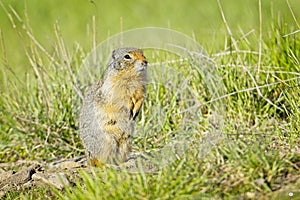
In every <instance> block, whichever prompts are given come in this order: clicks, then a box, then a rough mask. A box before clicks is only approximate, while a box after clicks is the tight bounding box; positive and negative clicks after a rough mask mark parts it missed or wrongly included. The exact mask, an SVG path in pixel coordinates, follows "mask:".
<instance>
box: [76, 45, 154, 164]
mask: <svg viewBox="0 0 300 200" xmlns="http://www.w3.org/2000/svg"><path fill="white" fill-rule="evenodd" d="M147 63H148V62H147V60H146V57H145V56H144V55H143V52H142V50H141V49H137V48H120V49H117V50H114V51H113V52H112V57H111V59H110V62H109V64H108V66H107V69H106V72H105V74H104V77H103V79H102V80H101V81H99V82H98V83H96V84H95V85H93V86H92V87H91V88H90V89H88V90H87V92H86V94H85V97H84V100H83V106H82V108H81V111H80V122H79V128H80V138H81V140H82V143H83V146H84V148H85V151H86V155H87V159H88V163H89V164H90V165H92V166H97V167H101V166H103V165H104V164H105V163H111V164H118V163H121V162H124V161H125V160H126V159H127V158H128V155H129V153H130V151H131V146H132V137H133V131H134V121H135V119H136V118H137V116H138V114H139V110H140V108H141V106H142V103H143V101H144V99H145V97H146V83H147Z"/></svg>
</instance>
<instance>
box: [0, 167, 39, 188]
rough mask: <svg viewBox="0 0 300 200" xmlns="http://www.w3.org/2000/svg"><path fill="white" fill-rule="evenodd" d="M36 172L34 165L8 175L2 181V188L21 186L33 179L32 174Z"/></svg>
mask: <svg viewBox="0 0 300 200" xmlns="http://www.w3.org/2000/svg"><path fill="white" fill-rule="evenodd" d="M34 173H35V169H34V168H33V167H28V168H25V169H22V170H21V171H19V172H17V173H15V174H13V175H11V176H8V178H6V179H5V180H3V181H2V182H1V183H0V189H2V188H4V187H5V188H7V187H10V186H20V185H22V184H24V183H26V182H28V181H30V180H31V176H32V175H33V174H34Z"/></svg>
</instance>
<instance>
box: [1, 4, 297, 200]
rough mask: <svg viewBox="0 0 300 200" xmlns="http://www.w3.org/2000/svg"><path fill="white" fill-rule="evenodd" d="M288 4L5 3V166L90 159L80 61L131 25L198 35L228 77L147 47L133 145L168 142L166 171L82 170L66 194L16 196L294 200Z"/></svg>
mask: <svg viewBox="0 0 300 200" xmlns="http://www.w3.org/2000/svg"><path fill="white" fill-rule="evenodd" d="M288 2H289V3H290V5H291V8H292V10H290V9H289V8H288V4H287V1H263V2H262V5H261V12H260V9H259V1H257V2H256V1H255V2H254V1H250V0H248V1H243V3H241V2H240V1H234V0H230V1H226V2H225V1H221V2H220V5H221V8H222V9H221V8H220V7H219V6H220V5H218V1H213V2H212V1H203V2H201V3H199V1H191V2H190V3H189V4H187V3H185V2H183V1H182V2H179V3H174V2H173V1H164V3H162V2H160V1H154V2H152V3H151V4H148V3H146V2H144V1H141V2H134V1H126V3H125V2H124V3H122V4H121V3H116V2H111V3H110V4H109V3H105V2H95V4H96V6H95V5H94V4H93V3H91V2H89V1H78V2H77V3H78V4H77V5H76V6H75V4H74V3H71V1H64V2H63V3H59V6H58V3H57V2H55V1H49V2H44V3H43V4H37V1H36V2H35V1H33V0H32V1H27V2H26V3H20V2H19V1H11V2H10V4H11V5H12V8H13V9H10V8H9V6H8V1H2V5H3V7H4V8H3V7H2V10H4V9H6V10H7V13H5V12H4V13H3V12H0V13H1V14H0V17H1V23H3V26H1V33H2V34H1V35H0V36H1V43H0V44H1V45H0V46H1V65H0V69H1V72H2V75H1V78H2V79H1V80H2V81H1V83H0V85H1V97H0V141H1V142H0V162H5V163H9V162H14V161H17V160H20V159H24V160H39V161H48V162H50V161H52V160H56V159H59V158H71V157H74V156H78V155H83V153H84V151H83V147H82V145H81V142H80V140H79V137H78V130H77V127H78V110H79V106H80V104H81V99H80V96H79V94H80V92H83V91H84V88H85V86H86V85H87V84H88V83H87V82H82V81H81V80H80V79H79V78H78V77H80V76H82V74H80V73H81V71H80V67H81V64H82V61H83V59H84V58H85V57H86V56H87V55H88V53H89V52H90V51H91V49H92V45H93V42H97V41H102V40H104V39H105V38H106V37H107V35H112V34H113V33H117V32H119V31H120V30H121V29H122V30H127V29H130V28H135V27H143V26H163V27H170V28H174V29H176V30H179V31H182V32H183V33H186V34H188V35H192V37H194V38H195V39H196V40H197V41H198V42H199V43H200V44H203V46H204V47H205V49H206V50H207V52H208V53H209V54H210V57H211V58H213V60H214V64H215V66H216V68H215V69H213V70H212V72H213V73H216V74H214V75H215V77H219V78H220V79H218V80H216V81H217V82H215V83H217V84H216V85H213V82H210V81H209V80H208V77H207V76H203V73H204V72H203V71H202V70H199V69H197V68H196V67H197V66H196V65H194V63H193V62H192V61H191V60H187V61H184V62H180V61H178V57H177V56H176V55H172V54H170V53H166V52H163V51H154V50H149V49H148V50H145V54H146V56H147V57H148V59H149V63H150V67H149V71H150V75H151V76H150V78H151V79H150V80H151V81H150V83H149V85H148V97H147V100H146V102H145V104H144V106H143V109H142V112H141V115H140V116H139V120H138V122H137V127H136V133H137V134H136V136H135V140H134V142H135V143H134V150H135V151H139V152H146V151H147V152H152V153H153V152H156V151H157V150H159V149H162V153H161V154H157V159H158V163H162V162H163V161H162V160H163V158H162V157H163V156H166V157H168V158H170V159H169V160H168V163H167V165H164V166H163V167H162V168H161V170H159V171H158V173H156V174H147V173H145V172H143V171H141V173H137V174H130V173H128V172H126V171H122V172H116V171H115V170H113V169H105V170H104V169H99V170H95V172H93V174H92V175H89V174H87V173H85V172H82V173H81V177H82V178H81V179H79V180H78V182H77V183H76V186H74V187H70V188H67V189H66V190H65V191H63V192H59V191H53V190H50V191H49V190H48V189H36V190H26V191H15V192H9V193H8V194H7V196H6V199H15V198H20V199H44V198H45V197H46V198H50V199H56V198H58V197H59V198H61V199H96V198H97V199H99V198H103V199H121V198H123V199H132V198H136V199H183V198H188V199H221V198H224V199H235V198H241V199H244V198H250V199H251V198H269V199H276V198H277V199H289V197H288V194H289V193H290V192H293V193H294V197H295V199H298V198H300V193H299V188H300V179H299V175H300V173H299V170H300V169H299V168H300V151H299V145H300V139H299V138H300V137H299V128H298V127H299V121H300V112H299V105H300V102H299V94H300V87H299V71H300V60H299V58H300V35H299V33H294V34H291V33H292V32H294V31H296V30H299V29H300V27H299V25H298V23H299V22H298V21H299V17H300V16H299V13H297V12H296V11H297V9H296V8H298V7H299V6H300V4H299V2H297V1H296V0H294V1H292V0H290V1H288ZM25 5H26V6H25ZM111 5H114V9H113V10H112V9H111V8H109V7H110V6H111ZM130 7H134V9H133V10H130V9H129V8H130ZM25 8H26V9H25ZM50 8H52V9H50ZM54 8H55V9H54ZM158 8H159V9H158ZM164 8H168V9H167V10H166V9H164ZM191 8H195V9H191ZM24 9H25V10H24ZM67 9H70V12H65V11H66V10H67ZM14 10H15V11H16V12H17V13H19V14H18V15H20V18H18V17H17V16H16V15H15V14H13V12H14ZM187 10H189V12H186V11H187ZM175 11H176V12H175ZM177 11H178V12H177ZM292 11H294V13H293V12H292ZM166 12H167V13H166ZM40 13H43V15H41V14H40ZM150 14H151V17H150ZM222 14H224V17H225V18H222ZM260 14H261V15H260ZM293 14H295V15H296V16H295V19H293ZM92 15H96V17H95V18H96V22H95V27H96V28H97V29H96V30H97V33H95V32H93V25H92V24H93V21H92V17H91V16H92ZM8 16H12V19H13V21H14V24H16V27H15V28H12V27H13V26H12V25H11V23H10V21H9V20H8ZM108 16H109V17H108ZM259 16H261V17H262V19H261V21H260V20H259ZM120 17H122V19H121V20H120ZM2 18H3V19H4V20H3V21H2ZM145 18H148V19H149V21H148V19H147V20H145ZM56 19H59V20H58V24H55V20H56ZM195 19H197V20H195ZM208 19H209V20H208ZM53 27H54V28H53ZM87 27H88V28H87ZM82 30H84V31H82ZM95 38H97V41H95ZM20 43H21V45H20ZM168 61H173V62H172V63H167V62H168ZM161 66H163V67H161ZM151 67H152V68H151ZM160 70H161V71H163V72H164V74H165V75H164V76H161V75H160V73H159V71H160ZM164 70H166V71H164ZM24 74H25V75H24ZM97 77H100V74H99V75H98V74H95V77H94V78H97ZM212 80H213V81H214V80H215V79H212ZM218 89H221V92H220V90H218ZM214 90H218V91H219V92H220V94H221V100H219V101H217V100H216V96H214ZM210 102H211V103H210ZM203 103H204V105H202V104H203ZM221 104H222V105H224V110H223V108H222V109H221V108H220V107H218V106H219V105H221ZM200 105H201V106H200ZM216 106H217V107H216ZM216 109H217V111H219V112H221V114H222V115H223V119H224V122H223V126H221V127H218V126H217V125H222V124H218V123H219V122H217V124H214V123H211V120H212V118H213V117H214V115H213V113H214V111H216ZM218 109H220V110H218ZM184 111H185V112H184ZM220 123H221V122H220ZM214 125H215V126H216V127H215V126H214ZM219 128H221V129H222V130H221V131H222V134H221V135H218V131H219ZM207 133H209V134H208V135H207ZM176 142H184V148H182V149H181V150H184V151H182V152H181V154H180V156H179V157H178V158H175V157H172V155H171V156H170V155H169V154H168V147H169V146H168V145H171V146H172V144H174V143H176ZM297 195H298V196H297Z"/></svg>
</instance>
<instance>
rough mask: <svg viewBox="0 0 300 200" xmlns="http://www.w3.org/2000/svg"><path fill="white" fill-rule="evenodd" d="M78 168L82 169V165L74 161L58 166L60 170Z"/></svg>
mask: <svg viewBox="0 0 300 200" xmlns="http://www.w3.org/2000/svg"><path fill="white" fill-rule="evenodd" d="M79 167H82V164H81V163H78V162H74V161H66V162H63V163H61V164H60V168H61V169H74V168H79Z"/></svg>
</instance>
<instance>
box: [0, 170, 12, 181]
mask: <svg viewBox="0 0 300 200" xmlns="http://www.w3.org/2000/svg"><path fill="white" fill-rule="evenodd" d="M13 174H14V171H13V170H9V171H7V172H6V171H4V170H3V171H2V173H1V174H0V182H3V181H4V180H5V179H8V178H9V177H11V176H12V175H13Z"/></svg>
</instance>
